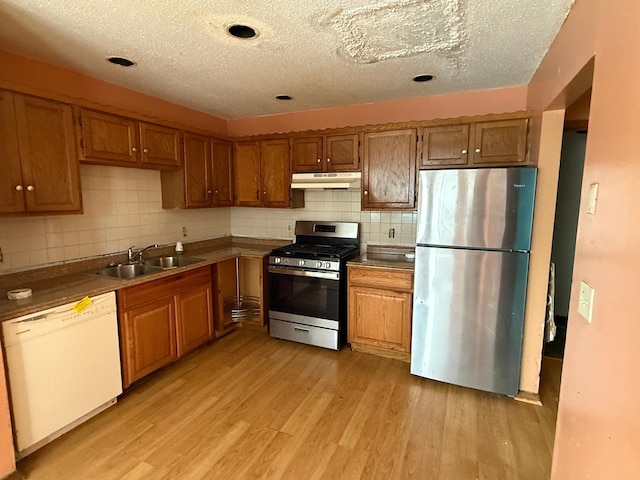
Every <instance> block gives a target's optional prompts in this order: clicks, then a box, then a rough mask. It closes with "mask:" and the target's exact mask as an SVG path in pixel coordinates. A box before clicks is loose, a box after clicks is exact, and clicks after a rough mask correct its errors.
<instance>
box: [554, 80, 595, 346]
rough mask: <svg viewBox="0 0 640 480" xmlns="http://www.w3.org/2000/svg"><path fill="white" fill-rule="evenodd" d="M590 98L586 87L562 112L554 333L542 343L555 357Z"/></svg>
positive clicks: (563, 325) (561, 339)
mask: <svg viewBox="0 0 640 480" xmlns="http://www.w3.org/2000/svg"><path fill="white" fill-rule="evenodd" d="M590 102H591V90H590V89H589V90H588V91H587V92H585V93H584V94H583V95H582V96H581V97H580V98H578V99H577V100H576V101H575V102H574V103H573V104H571V105H570V106H569V107H568V108H567V109H566V112H565V123H564V131H563V136H562V150H561V154H560V168H559V175H558V192H557V197H556V210H555V220H554V228H553V242H552V247H551V261H552V262H553V265H554V266H555V276H554V277H555V288H554V291H555V295H554V320H555V325H556V334H555V338H554V339H553V341H551V342H548V343H545V345H544V355H545V356H549V357H554V358H563V357H564V346H565V339H566V332H567V325H568V316H569V298H570V295H571V282H572V276H573V261H574V256H575V247H576V232H577V228H578V215H579V213H580V192H581V188H582V175H583V170H584V157H585V151H586V144H587V132H588V119H589V107H590Z"/></svg>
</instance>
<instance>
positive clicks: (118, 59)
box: [107, 57, 136, 67]
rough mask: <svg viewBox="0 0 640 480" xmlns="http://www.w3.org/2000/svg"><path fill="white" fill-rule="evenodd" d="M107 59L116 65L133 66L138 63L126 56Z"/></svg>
mask: <svg viewBox="0 0 640 480" xmlns="http://www.w3.org/2000/svg"><path fill="white" fill-rule="evenodd" d="M107 61H108V62H110V63H113V64H114V65H120V66H121V67H133V66H134V65H136V62H133V61H131V60H129V59H128V58H124V57H107Z"/></svg>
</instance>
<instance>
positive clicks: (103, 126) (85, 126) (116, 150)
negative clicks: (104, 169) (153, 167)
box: [80, 109, 140, 166]
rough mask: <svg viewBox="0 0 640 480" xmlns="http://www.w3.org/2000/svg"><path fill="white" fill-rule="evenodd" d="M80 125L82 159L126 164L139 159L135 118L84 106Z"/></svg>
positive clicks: (132, 163)
mask: <svg viewBox="0 0 640 480" xmlns="http://www.w3.org/2000/svg"><path fill="white" fill-rule="evenodd" d="M80 127H81V128H80V133H81V137H80V160H81V161H83V162H87V163H102V164H105V163H106V164H110V165H124V166H135V165H136V164H138V163H140V145H139V142H138V122H137V121H136V120H133V119H131V118H125V117H120V116H118V115H111V114H108V113H102V112H96V111H94V110H87V109H83V110H82V112H81V117H80Z"/></svg>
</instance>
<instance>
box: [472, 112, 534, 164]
mask: <svg viewBox="0 0 640 480" xmlns="http://www.w3.org/2000/svg"><path fill="white" fill-rule="evenodd" d="M527 125H528V119H526V118H516V119H511V120H498V121H492V122H478V123H475V124H473V128H472V132H471V140H470V149H469V150H470V152H471V162H470V163H471V164H472V165H501V164H511V165H515V164H521V163H526V161H527Z"/></svg>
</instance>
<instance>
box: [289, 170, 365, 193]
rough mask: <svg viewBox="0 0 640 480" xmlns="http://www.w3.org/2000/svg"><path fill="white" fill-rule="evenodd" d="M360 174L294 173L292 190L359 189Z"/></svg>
mask: <svg viewBox="0 0 640 480" xmlns="http://www.w3.org/2000/svg"><path fill="white" fill-rule="evenodd" d="M360 178H361V174H360V172H330V173H294V174H293V175H292V176H291V188H304V189H314V188H325V189H327V188H328V189H344V190H346V189H359V188H360Z"/></svg>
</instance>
